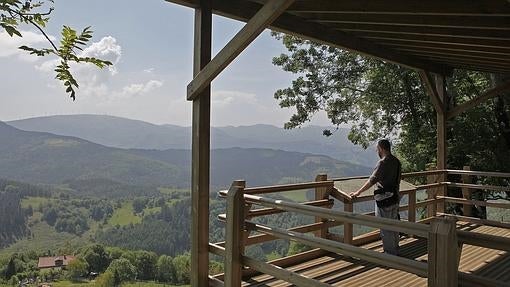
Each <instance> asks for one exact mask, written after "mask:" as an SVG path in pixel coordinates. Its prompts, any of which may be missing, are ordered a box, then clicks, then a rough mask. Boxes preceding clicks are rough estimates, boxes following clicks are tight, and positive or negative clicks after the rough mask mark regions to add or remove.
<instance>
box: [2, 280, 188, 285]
mask: <svg viewBox="0 0 510 287" xmlns="http://www.w3.org/2000/svg"><path fill="white" fill-rule="evenodd" d="M6 286H7V285H6ZM51 286H53V287H81V286H83V287H88V286H94V281H83V282H72V281H67V280H66V281H58V282H53V283H51ZM121 286H122V287H176V285H169V284H161V283H155V282H133V283H124V284H122V285H121ZM188 286H189V285H180V286H179V287H188ZM0 287H2V285H0Z"/></svg>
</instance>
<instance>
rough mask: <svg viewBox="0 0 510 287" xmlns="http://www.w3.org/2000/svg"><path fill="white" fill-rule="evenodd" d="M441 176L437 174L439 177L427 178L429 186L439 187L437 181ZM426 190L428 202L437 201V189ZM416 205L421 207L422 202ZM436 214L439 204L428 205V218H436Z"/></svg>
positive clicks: (429, 176) (429, 188)
mask: <svg viewBox="0 0 510 287" xmlns="http://www.w3.org/2000/svg"><path fill="white" fill-rule="evenodd" d="M429 168H430V167H429ZM439 174H441V173H439ZM439 174H437V175H428V176H427V185H433V184H436V185H438V182H437V181H438V176H439ZM439 186H440V185H438V187H439ZM426 189H427V201H429V202H430V201H432V200H435V199H436V193H437V188H431V187H427V188H426ZM416 205H417V206H419V205H420V202H418V203H417V204H416ZM436 213H437V204H433V205H427V217H435V216H436Z"/></svg>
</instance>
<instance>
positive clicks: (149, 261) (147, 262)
mask: <svg viewBox="0 0 510 287" xmlns="http://www.w3.org/2000/svg"><path fill="white" fill-rule="evenodd" d="M157 260H158V257H157V255H156V253H154V252H149V251H138V252H136V260H135V266H136V270H137V271H138V279H141V280H152V279H154V277H155V276H156V263H157Z"/></svg>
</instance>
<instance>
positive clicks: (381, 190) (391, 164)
mask: <svg viewBox="0 0 510 287" xmlns="http://www.w3.org/2000/svg"><path fill="white" fill-rule="evenodd" d="M377 154H378V155H379V158H380V160H379V162H378V163H377V166H376V167H375V169H374V172H373V173H372V175H371V176H370V178H369V179H368V180H367V182H366V183H365V184H364V185H363V186H362V187H361V188H360V189H358V190H357V191H356V192H352V193H351V194H350V196H351V197H357V196H359V195H360V194H361V193H363V192H364V191H365V190H367V189H369V188H370V187H372V185H374V184H375V185H376V189H375V191H374V199H375V203H376V205H375V215H376V216H379V217H385V218H390V219H396V220H398V219H399V214H398V206H399V202H400V195H399V190H400V174H401V164H400V161H399V160H398V158H396V157H395V156H393V155H392V154H391V144H390V142H389V141H388V140H386V139H383V140H380V141H379V142H378V143H377ZM381 237H382V241H383V248H384V252H385V253H389V254H393V255H398V252H399V246H398V241H399V233H398V232H395V231H389V230H381Z"/></svg>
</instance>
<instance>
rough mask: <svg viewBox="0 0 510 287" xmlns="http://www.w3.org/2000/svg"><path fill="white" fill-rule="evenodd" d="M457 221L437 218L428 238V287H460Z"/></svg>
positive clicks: (431, 225)
mask: <svg viewBox="0 0 510 287" xmlns="http://www.w3.org/2000/svg"><path fill="white" fill-rule="evenodd" d="M455 225H456V224H455V220H451V219H445V218H436V219H434V220H433V221H432V222H431V224H430V232H429V238H428V286H430V287H453V286H455V287H457V286H458V269H459V266H458V245H457V244H458V240H457V230H456V228H455Z"/></svg>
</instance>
